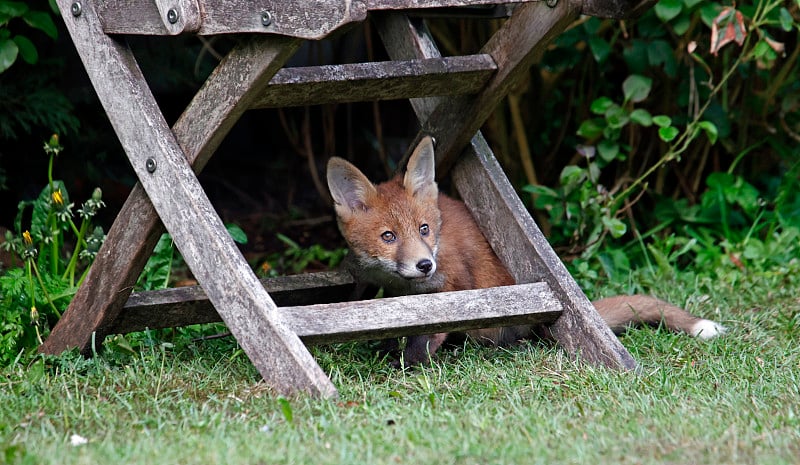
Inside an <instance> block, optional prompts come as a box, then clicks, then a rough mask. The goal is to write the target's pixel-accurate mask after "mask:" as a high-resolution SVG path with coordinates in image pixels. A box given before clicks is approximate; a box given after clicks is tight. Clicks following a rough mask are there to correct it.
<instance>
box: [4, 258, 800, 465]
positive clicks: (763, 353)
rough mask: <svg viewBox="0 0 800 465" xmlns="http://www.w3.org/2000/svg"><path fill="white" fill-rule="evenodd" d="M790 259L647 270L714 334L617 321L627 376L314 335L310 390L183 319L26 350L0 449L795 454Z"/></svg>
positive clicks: (700, 459)
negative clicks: (92, 345)
mask: <svg viewBox="0 0 800 465" xmlns="http://www.w3.org/2000/svg"><path fill="white" fill-rule="evenodd" d="M798 267H800V264H798V263H797V261H796V260H795V261H793V262H791V263H790V265H789V266H787V267H783V268H782V269H781V270H777V271H776V270H772V271H764V272H758V273H748V272H745V271H742V272H736V273H727V274H726V275H725V276H726V278H725V279H711V278H699V277H697V276H693V275H689V274H679V275H677V276H675V277H673V278H670V279H669V280H666V281H665V282H662V283H650V284H651V285H652V286H651V288H652V291H653V292H654V293H656V294H658V295H660V296H662V297H666V298H669V299H671V300H672V301H674V302H676V303H680V304H682V305H686V306H687V307H688V308H690V309H691V310H692V311H695V312H697V313H699V314H702V315H703V316H706V317H709V318H714V319H717V320H719V321H721V322H722V323H723V324H724V325H725V326H727V327H728V333H727V334H726V335H725V336H724V337H722V338H719V339H717V340H712V341H705V342H704V341H698V340H694V339H692V338H689V337H686V336H681V335H675V334H670V333H667V332H665V331H662V330H660V329H657V328H655V329H651V328H646V329H641V330H632V331H629V332H628V334H627V335H625V336H623V338H622V340H623V343H624V345H625V346H626V347H627V348H628V349H629V350H630V351H631V352H632V354H633V355H634V356H635V357H636V358H637V359H638V360H639V361H640V363H641V368H642V369H641V372H640V373H621V372H616V371H612V370H608V369H602V368H595V367H590V366H587V365H585V364H582V363H579V362H575V361H573V360H570V359H569V358H568V357H566V356H565V354H564V353H563V352H562V351H560V350H559V349H558V348H556V347H551V346H547V345H543V344H539V343H524V344H521V345H519V346H517V347H512V348H509V349H503V350H496V349H495V350H493V349H488V348H483V347H479V346H477V345H474V344H471V343H467V344H466V345H464V346H461V347H456V348H452V349H449V350H446V351H444V352H441V353H440V354H439V355H438V357H437V359H436V361H435V363H434V364H433V365H432V366H430V367H427V368H424V369H415V370H408V371H399V370H395V369H391V368H389V367H387V365H386V363H385V361H383V360H380V359H378V358H377V357H376V356H375V355H374V352H373V350H372V348H371V346H370V344H366V343H352V344H342V345H337V346H333V347H330V346H329V347H319V348H315V349H314V351H313V352H314V354H315V356H316V358H317V360H318V361H319V362H320V364H321V365H322V367H323V368H324V369H325V370H326V372H328V373H329V374H330V376H331V377H332V379H333V381H334V383H335V384H336V386H337V388H338V389H339V391H340V398H339V399H337V400H314V399H309V398H305V397H299V398H291V399H284V398H281V397H278V396H276V395H274V394H273V393H271V392H270V390H269V389H268V388H267V387H266V386H265V385H264V384H263V383H261V382H260V381H259V377H258V374H257V372H256V370H255V369H254V368H253V367H252V365H251V364H250V363H249V361H248V360H247V358H246V357H245V356H244V355H243V353H242V352H241V350H240V349H238V347H237V346H236V344H235V342H234V341H233V340H231V339H230V338H228V339H215V340H197V339H193V338H192V337H191V334H192V333H191V331H181V332H179V333H177V334H176V335H174V336H170V335H169V334H167V333H156V334H147V333H143V334H139V335H136V336H134V337H133V338H131V340H132V341H133V342H134V348H133V350H132V351H127V350H123V349H122V348H121V347H120V345H119V344H117V345H114V344H112V347H111V348H110V349H109V350H107V351H106V352H104V354H102V355H100V356H98V357H95V358H93V359H90V360H84V359H82V358H80V357H77V356H75V355H70V354H66V355H62V356H60V357H48V358H42V357H38V358H33V359H30V361H29V362H28V363H26V364H25V363H18V364H16V365H15V366H12V367H10V368H6V369H4V371H3V378H2V380H1V381H0V383H2V387H0V463H13V464H29V463H30V464H83V463H86V464H96V463H124V464H151V463H168V464H172V463H175V464H177V463H180V464H240V463H241V464H267V463H308V464H328V463H347V464H361V463H388V464H394V463H410V464H417V463H425V464H439V463H442V464H502V463H526V464H527V463H594V464H604V463H609V464H618V463H676V464H679V463H680V464H685V463H770V464H780V463H796V462H797V457H800V392H798V391H799V390H800V387H799V386H800V347H799V346H798V344H797V338H798V335H800V316H798V315H800V300H799V299H798V297H797V296H798V295H800V292H798V291H800V279H798V278H797V276H800V273H798V271H800V270H798ZM632 279H635V278H632ZM633 284H635V285H637V286H638V285H640V284H641V283H639V282H636V283H633ZM631 285H632V284H631V283H628V284H626V285H625V286H620V287H630V286H631ZM608 291H609V292H611V291H614V289H608ZM687 293H688V294H687ZM193 331H206V332H207V331H208V330H207V329H203V328H200V329H195V330H193ZM84 440H85V441H84ZM84 442H85V443H84Z"/></svg>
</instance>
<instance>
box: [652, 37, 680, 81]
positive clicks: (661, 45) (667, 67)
mask: <svg viewBox="0 0 800 465" xmlns="http://www.w3.org/2000/svg"><path fill="white" fill-rule="evenodd" d="M647 61H648V62H649V63H650V66H653V67H656V66H663V67H664V72H665V73H667V76H669V77H674V76H675V74H676V72H677V69H678V62H677V61H676V60H675V52H674V51H673V49H672V45H671V44H670V43H669V42H667V41H666V40H654V41H652V42H650V44H649V45H648V47H647Z"/></svg>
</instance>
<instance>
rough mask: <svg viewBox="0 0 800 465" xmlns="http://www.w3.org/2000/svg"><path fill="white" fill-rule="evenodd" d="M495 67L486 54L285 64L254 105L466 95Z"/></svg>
mask: <svg viewBox="0 0 800 465" xmlns="http://www.w3.org/2000/svg"><path fill="white" fill-rule="evenodd" d="M496 69H497V67H496V66H495V64H494V61H493V60H492V57H490V56H489V55H468V56H458V57H446V58H431V59H424V60H405V61H386V62H376V63H355V64H345V65H327V66H309V67H297V68H284V69H282V70H280V71H279V72H278V73H277V74H276V75H275V76H274V77H273V78H272V80H271V81H270V83H269V87H267V89H266V90H265V92H264V93H263V94H262V95H261V96H260V97H259V99H258V100H256V102H255V103H254V104H253V107H254V108H271V107H288V106H298V105H320V104H325V103H345V102H364V101H374V100H392V99H400V98H414V97H428V96H432V95H459V94H469V93H475V92H477V91H478V90H480V88H481V87H483V85H484V83H486V81H487V80H488V79H489V78H490V77H491V75H492V73H494V71H495V70H496Z"/></svg>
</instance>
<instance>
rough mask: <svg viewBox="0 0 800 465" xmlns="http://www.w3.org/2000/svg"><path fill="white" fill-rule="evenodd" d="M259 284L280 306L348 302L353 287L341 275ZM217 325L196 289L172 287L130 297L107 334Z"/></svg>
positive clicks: (210, 307)
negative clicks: (192, 325)
mask: <svg viewBox="0 0 800 465" xmlns="http://www.w3.org/2000/svg"><path fill="white" fill-rule="evenodd" d="M261 283H262V284H263V285H264V288H265V289H266V290H267V292H268V293H269V295H270V297H272V299H273V300H274V301H275V303H276V304H277V305H280V306H289V305H308V304H318V303H323V302H342V301H345V300H348V299H350V298H351V295H352V293H353V292H354V290H355V286H356V285H355V282H354V281H353V277H352V276H351V275H350V274H349V273H347V272H345V271H326V272H322V273H307V274H299V275H294V276H281V277H277V278H265V279H262V280H261ZM218 321H222V320H221V319H220V317H219V315H218V314H217V311H216V310H215V309H214V306H213V305H211V302H210V301H209V300H208V297H207V296H206V293H205V292H204V291H203V289H202V288H201V287H200V286H187V287H176V288H171V289H162V290H158V291H147V292H134V293H133V294H131V296H130V297H129V298H128V301H127V303H126V304H125V306H124V307H123V309H122V311H121V312H120V314H119V316H118V317H117V319H116V320H115V321H114V324H113V326H112V327H111V329H110V330H109V333H112V334H125V333H130V332H134V331H143V330H145V329H148V328H149V329H161V328H173V327H177V326H186V325H190V324H199V323H215V322H218Z"/></svg>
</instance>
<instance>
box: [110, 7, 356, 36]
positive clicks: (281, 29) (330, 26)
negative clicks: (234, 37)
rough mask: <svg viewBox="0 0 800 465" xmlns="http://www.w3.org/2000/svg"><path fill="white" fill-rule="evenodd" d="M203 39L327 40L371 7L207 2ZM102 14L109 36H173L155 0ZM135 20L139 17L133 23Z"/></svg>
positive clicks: (203, 12) (203, 16) (200, 30)
mask: <svg viewBox="0 0 800 465" xmlns="http://www.w3.org/2000/svg"><path fill="white" fill-rule="evenodd" d="M201 3H202V5H201V9H202V24H201V25H200V27H199V29H198V30H197V31H196V32H197V34H199V35H213V34H232V33H257V34H278V35H283V36H287V37H294V38H301V39H321V38H323V37H325V36H327V35H328V34H330V33H331V32H332V31H335V30H336V29H338V28H340V27H342V26H344V25H346V24H348V23H352V22H356V21H363V20H364V19H366V17H367V10H366V4H365V3H364V2H362V1H353V0H213V1H201ZM98 12H99V14H100V20H101V22H102V24H103V31H104V32H105V33H106V34H137V35H169V33H170V32H169V30H168V29H167V28H166V26H165V25H164V22H163V20H162V17H161V14H160V13H159V11H158V8H157V7H156V5H155V3H154V2H153V0H105V1H103V2H98ZM131 18H135V20H132V19H131Z"/></svg>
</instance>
